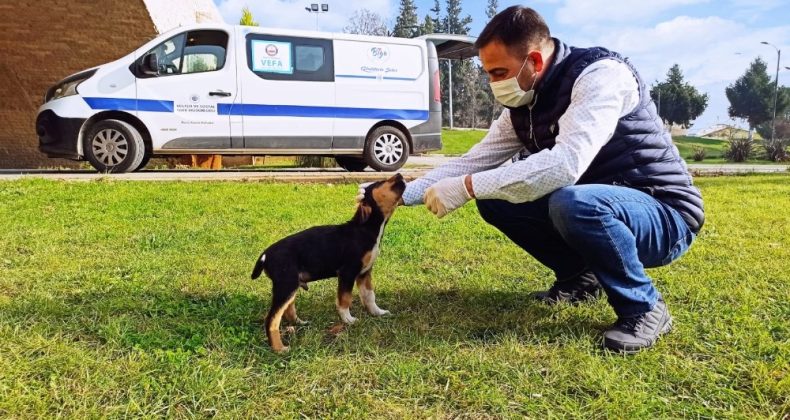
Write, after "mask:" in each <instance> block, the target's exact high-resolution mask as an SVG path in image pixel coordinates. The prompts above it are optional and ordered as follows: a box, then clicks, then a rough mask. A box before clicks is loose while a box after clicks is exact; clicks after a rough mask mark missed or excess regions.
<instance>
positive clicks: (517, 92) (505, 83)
mask: <svg viewBox="0 0 790 420" xmlns="http://www.w3.org/2000/svg"><path fill="white" fill-rule="evenodd" d="M526 64H527V59H526V58H525V59H524V64H522V65H521V69H519V71H518V74H517V75H516V77H511V78H509V79H505V80H500V81H498V82H491V83H489V86H491V91H492V92H494V97H495V98H496V100H497V101H499V103H501V104H502V105H504V106H506V107H510V108H518V107H520V106H523V105H526V104H528V103H531V102H532V99H533V98H534V97H535V82H536V81H537V80H538V78H537V77H535V78H534V79H532V87H531V88H530V89H529V90H528V91H524V89H521V86H520V85H519V84H518V77H519V76H521V72H522V71H523V70H524V66H525V65H526Z"/></svg>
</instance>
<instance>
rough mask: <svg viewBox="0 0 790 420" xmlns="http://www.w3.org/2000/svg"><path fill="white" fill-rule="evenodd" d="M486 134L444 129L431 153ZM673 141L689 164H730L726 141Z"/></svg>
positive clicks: (460, 149) (453, 152) (451, 151)
mask: <svg viewBox="0 0 790 420" xmlns="http://www.w3.org/2000/svg"><path fill="white" fill-rule="evenodd" d="M486 133H487V131H484V130H448V129H444V130H442V149H441V150H438V151H435V152H431V153H435V154H444V155H450V156H460V155H462V154H464V153H466V152H467V151H468V150H469V149H471V148H472V146H474V145H475V144H477V143H478V142H480V140H482V139H483V137H485V135H486ZM672 140H673V141H674V142H675V145H676V146H677V147H678V151H679V152H680V156H681V157H683V159H685V160H686V161H687V162H688V163H715V164H720V163H729V162H727V161H726V160H725V159H724V157H723V153H724V147H725V145H726V144H727V142H726V141H724V140H718V139H709V138H703V137H693V136H677V137H673V138H672ZM694 146H700V147H702V148H703V149H705V159H704V160H703V161H702V162H694V161H693V159H692V155H693V154H694ZM756 149H757V151H758V152H759V151H760V150H761V149H760V147H759V146H758V147H757V148H756ZM745 163H749V164H764V163H775V162H771V161H767V160H764V159H752V160H749V161H748V162H745Z"/></svg>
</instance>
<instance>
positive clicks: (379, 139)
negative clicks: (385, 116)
mask: <svg viewBox="0 0 790 420" xmlns="http://www.w3.org/2000/svg"><path fill="white" fill-rule="evenodd" d="M408 158H409V142H408V140H406V135H405V134H404V133H403V132H402V131H401V130H399V129H397V128H395V127H391V126H387V125H385V126H381V127H378V128H376V129H375V130H373V131H372V132H371V133H370V135H369V136H368V138H367V141H366V142H365V162H367V164H368V165H369V166H370V167H371V168H373V169H375V170H377V171H385V172H392V171H397V170H398V169H400V168H401V166H403V164H404V163H406V160H407V159H408Z"/></svg>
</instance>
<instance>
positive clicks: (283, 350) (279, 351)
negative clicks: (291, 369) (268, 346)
mask: <svg viewBox="0 0 790 420" xmlns="http://www.w3.org/2000/svg"><path fill="white" fill-rule="evenodd" d="M272 350H274V352H275V353H277V354H286V353H288V352H289V351H290V350H291V348H290V347H288V346H282V347H280V348H279V349H272Z"/></svg>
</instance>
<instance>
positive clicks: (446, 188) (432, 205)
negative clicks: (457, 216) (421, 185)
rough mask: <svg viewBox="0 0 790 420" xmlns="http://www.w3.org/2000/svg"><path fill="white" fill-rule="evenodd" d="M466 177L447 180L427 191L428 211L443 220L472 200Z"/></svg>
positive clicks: (425, 198)
mask: <svg viewBox="0 0 790 420" xmlns="http://www.w3.org/2000/svg"><path fill="white" fill-rule="evenodd" d="M466 177H467V175H463V176H458V177H454V178H445V179H443V180H441V181H439V182H437V183H435V184H433V185H432V186H430V187H429V188H428V189H427V190H425V195H424V196H423V201H425V206H426V207H428V210H430V211H431V213H433V214H435V215H436V216H437V217H440V218H441V217H444V216H445V215H447V214H448V213H450V212H451V211H453V210H455V209H457V208H459V207H461V206H463V205H464V204H466V202H467V201H469V200H471V199H472V195H471V194H470V192H469V190H467V188H466V182H465V180H466Z"/></svg>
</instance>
